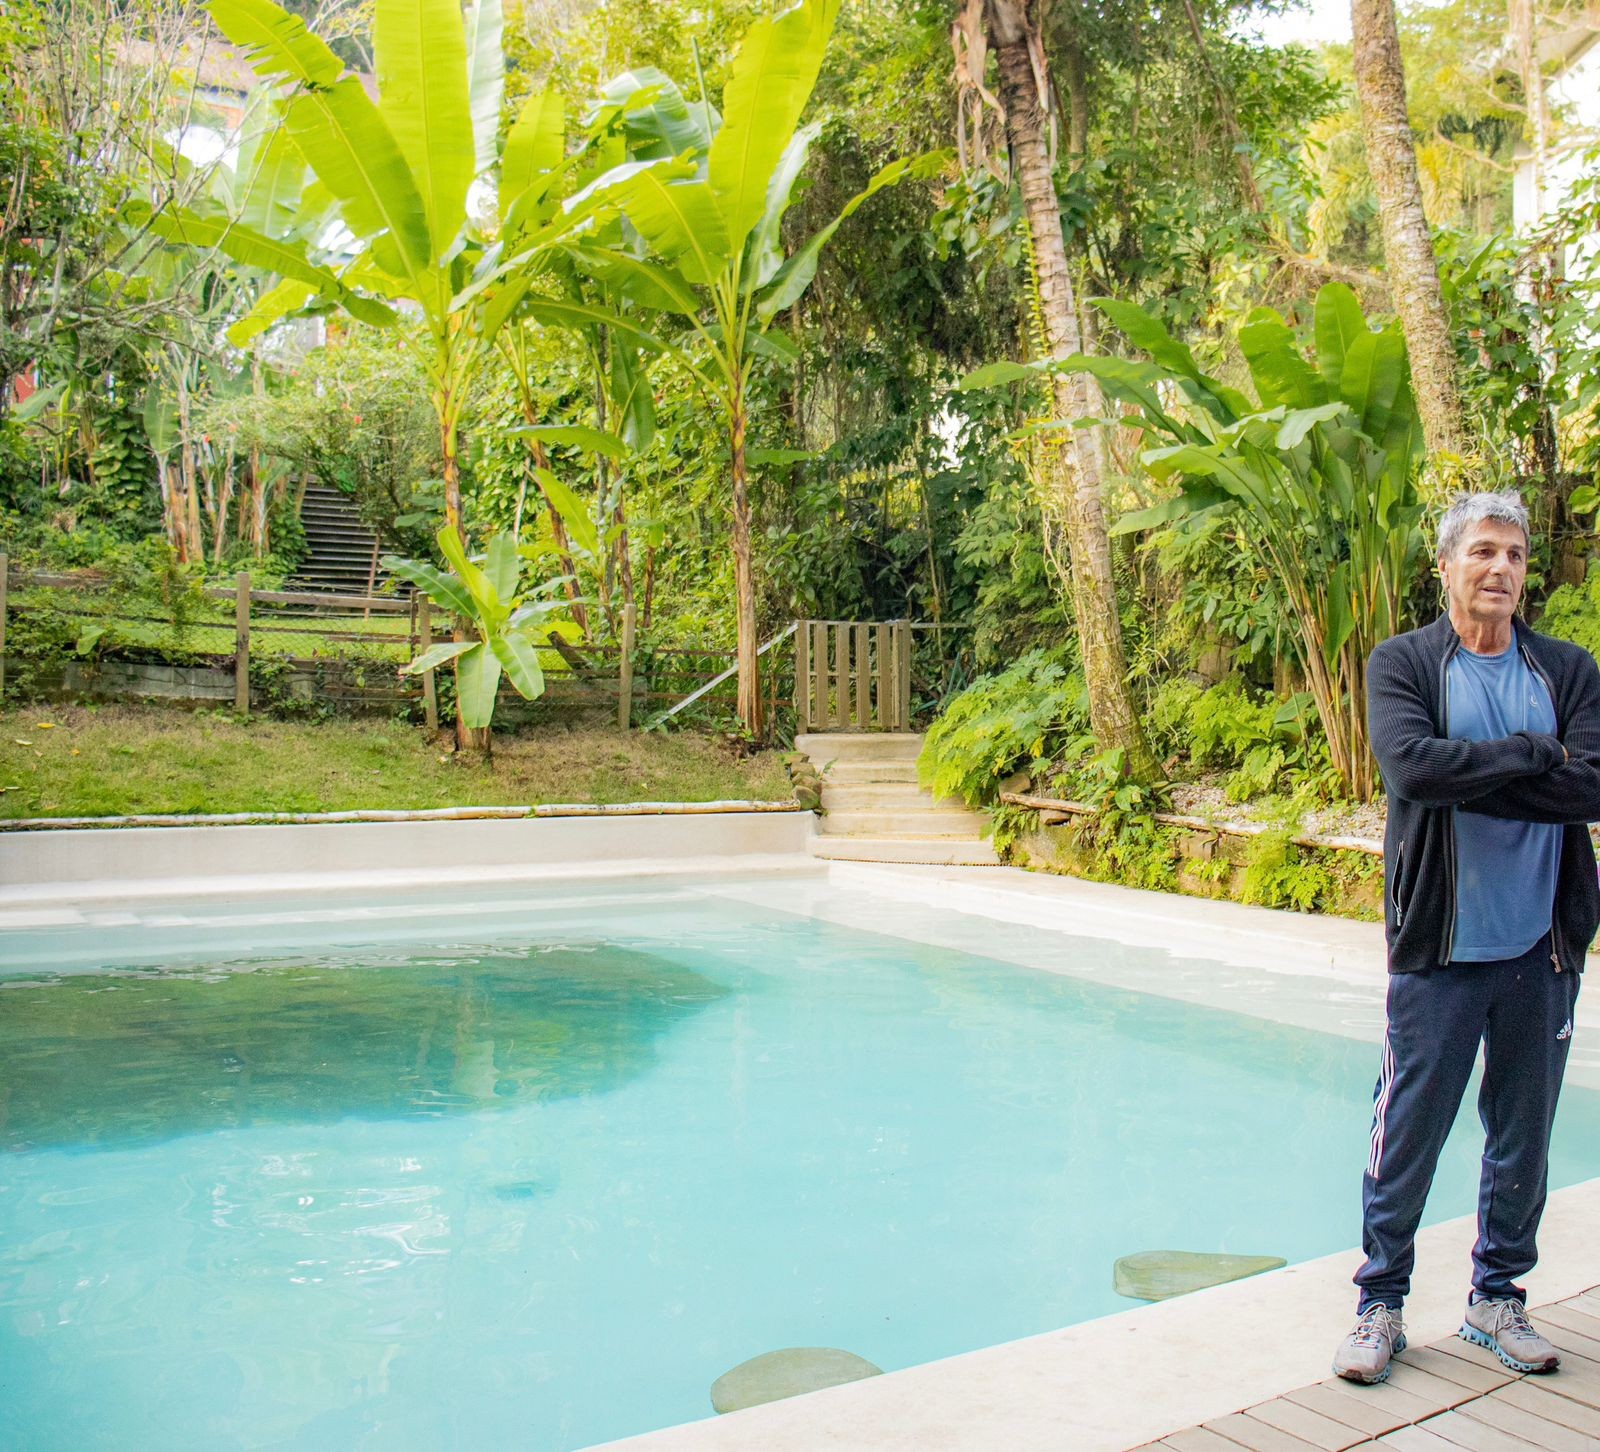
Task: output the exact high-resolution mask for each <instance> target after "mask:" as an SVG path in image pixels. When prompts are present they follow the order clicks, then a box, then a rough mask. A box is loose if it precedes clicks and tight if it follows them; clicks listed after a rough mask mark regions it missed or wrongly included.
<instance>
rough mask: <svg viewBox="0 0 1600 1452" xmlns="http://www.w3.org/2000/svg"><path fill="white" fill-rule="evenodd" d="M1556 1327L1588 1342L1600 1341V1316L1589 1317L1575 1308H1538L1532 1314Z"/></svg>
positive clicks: (1566, 1306)
mask: <svg viewBox="0 0 1600 1452" xmlns="http://www.w3.org/2000/svg"><path fill="white" fill-rule="evenodd" d="M1533 1314H1534V1315H1536V1316H1542V1317H1543V1318H1544V1319H1545V1320H1546V1321H1549V1322H1551V1323H1552V1324H1554V1325H1556V1326H1565V1327H1566V1328H1567V1330H1569V1331H1575V1332H1577V1333H1578V1335H1579V1336H1584V1337H1587V1338H1588V1339H1589V1340H1590V1341H1600V1316H1589V1315H1586V1314H1585V1313H1584V1312H1582V1311H1580V1310H1578V1309H1577V1308H1576V1307H1575V1306H1568V1305H1557V1306H1540V1307H1539V1308H1538V1309H1537V1310H1536V1311H1535V1312H1534V1313H1533Z"/></svg>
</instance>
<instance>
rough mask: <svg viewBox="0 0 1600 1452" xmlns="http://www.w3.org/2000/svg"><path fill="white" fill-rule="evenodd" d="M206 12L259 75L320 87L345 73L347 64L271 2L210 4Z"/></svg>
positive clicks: (242, 0) (225, 0)
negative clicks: (209, 13)
mask: <svg viewBox="0 0 1600 1452" xmlns="http://www.w3.org/2000/svg"><path fill="white" fill-rule="evenodd" d="M206 9H207V10H209V11H210V12H211V18H212V19H213V20H215V21H216V22H217V26H218V28H219V29H220V30H221V31H222V33H223V34H224V35H226V36H227V37H228V39H229V40H231V41H232V42H233V43H234V44H235V45H237V46H238V47H239V48H240V49H242V50H243V51H245V53H246V54H248V55H249V57H250V63H251V65H253V66H254V67H255V69H256V71H257V73H258V74H260V75H263V76H285V77H287V78H288V79H290V80H292V81H296V82H298V83H299V84H301V85H304V86H312V87H315V88H319V89H320V88H323V87H327V86H331V85H332V84H333V83H334V82H335V81H337V80H338V79H339V77H340V76H341V75H343V74H344V62H343V61H341V60H340V59H339V57H338V56H336V55H335V54H334V53H333V52H332V51H331V50H329V49H328V47H327V45H326V44H325V43H324V42H323V41H322V40H321V39H319V38H318V37H317V36H315V35H313V34H312V33H311V32H310V31H309V30H307V29H306V24H305V22H304V21H303V20H301V19H300V18H299V17H298V16H295V15H291V14H289V12H288V11H287V10H285V9H283V7H282V6H279V5H274V4H273V3H272V0H208V3H207V5H206Z"/></svg>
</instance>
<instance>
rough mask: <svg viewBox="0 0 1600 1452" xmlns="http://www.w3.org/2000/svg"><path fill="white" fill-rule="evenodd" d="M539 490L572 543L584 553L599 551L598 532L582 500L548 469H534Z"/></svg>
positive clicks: (592, 553) (596, 554)
mask: <svg viewBox="0 0 1600 1452" xmlns="http://www.w3.org/2000/svg"><path fill="white" fill-rule="evenodd" d="M533 473H534V477H535V478H536V479H537V480H538V481H539V489H540V492H541V493H542V494H543V495H544V497H545V503H547V504H548V505H549V506H550V507H551V508H552V509H553V510H555V512H556V513H557V514H558V515H559V516H560V517H561V522H562V523H563V524H564V525H566V527H567V533H568V534H569V535H570V536H571V537H572V541H573V543H574V544H576V545H577V546H578V548H579V549H581V550H582V551H583V552H584V553H585V554H587V555H589V556H591V557H596V556H598V555H599V553H600V533H599V531H598V530H597V529H596V528H595V527H594V520H593V519H591V518H590V517H589V511H588V510H587V509H585V508H584V506H583V502H582V501H581V500H580V499H579V498H578V496H577V495H576V494H574V493H573V492H572V490H570V489H569V488H567V486H566V485H565V484H563V483H562V482H561V480H560V479H558V478H557V477H556V476H555V475H554V474H552V473H551V472H550V470H548V469H538V468H536V469H535V470H534V471H533Z"/></svg>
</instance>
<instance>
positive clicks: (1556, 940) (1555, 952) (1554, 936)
mask: <svg viewBox="0 0 1600 1452" xmlns="http://www.w3.org/2000/svg"><path fill="white" fill-rule="evenodd" d="M1517 648H1518V649H1519V650H1520V651H1521V652H1522V659H1523V660H1524V661H1525V662H1526V664H1527V667H1528V669H1529V670H1530V671H1532V672H1533V674H1534V675H1536V676H1537V677H1538V678H1539V680H1540V681H1541V682H1543V684H1544V688H1545V691H1546V692H1547V693H1548V694H1549V697H1550V711H1551V714H1552V715H1554V716H1555V718H1556V735H1557V736H1560V734H1561V712H1560V709H1559V708H1558V707H1557V705H1556V688H1555V686H1554V684H1552V682H1551V680H1550V677H1549V676H1547V675H1546V674H1545V673H1544V667H1542V666H1541V665H1540V664H1539V662H1538V661H1536V660H1535V659H1534V658H1533V652H1532V651H1531V650H1529V649H1528V647H1527V646H1526V645H1524V644H1523V643H1522V642H1521V641H1520V640H1519V641H1518V642H1517ZM1565 835H1566V834H1565V832H1563V833H1562V836H1563V838H1564V837H1565ZM1565 848H1566V843H1565V841H1563V842H1562V850H1563V851H1565ZM1560 881H1561V856H1560V854H1559V853H1558V854H1557V856H1556V882H1557V883H1558V884H1559V883H1560ZM1560 897H1561V894H1560V893H1559V892H1557V893H1556V899H1557V902H1559V901H1560ZM1550 961H1551V962H1552V963H1554V964H1555V965H1556V972H1557V973H1559V972H1560V971H1561V925H1560V924H1559V923H1558V922H1557V921H1556V905H1555V904H1551V908H1550Z"/></svg>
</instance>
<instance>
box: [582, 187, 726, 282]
mask: <svg viewBox="0 0 1600 1452" xmlns="http://www.w3.org/2000/svg"><path fill="white" fill-rule="evenodd" d="M694 171H695V168H694V163H693V162H687V161H665V162H663V161H645V162H625V163H624V164H623V165H622V166H619V167H616V168H614V169H613V170H612V171H611V172H610V173H608V175H607V176H605V177H601V178H600V180H599V181H597V182H596V183H595V189H596V191H597V192H598V193H600V194H602V195H610V196H611V197H613V198H614V199H615V201H616V202H617V205H618V206H620V207H621V208H622V209H623V211H625V212H626V213H627V216H628V220H629V221H630V222H631V223H633V225H634V227H635V228H636V229H637V230H638V231H639V233H640V234H641V235H642V236H643V237H644V239H645V240H646V241H647V242H648V243H649V244H650V246H651V248H652V249H653V250H654V251H655V252H656V253H657V254H658V255H659V256H661V257H664V258H665V259H666V260H667V261H668V262H670V263H674V264H676V266H677V268H678V270H679V271H680V272H681V273H682V274H683V277H684V280H685V281H686V282H691V283H710V282H713V281H714V280H715V279H716V278H717V276H718V274H719V273H721V271H722V269H723V268H724V267H725V266H726V265H727V263H728V259H729V258H730V257H731V256H732V250H731V247H730V243H729V239H728V227H727V223H726V221H725V220H724V218H723V215H722V212H721V210H720V208H719V206H718V202H717V196H716V193H715V192H714V191H712V189H711V184H710V183H709V182H705V181H698V180H695V179H694ZM579 195H580V196H582V195H583V194H582V193H580V194H579Z"/></svg>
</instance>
